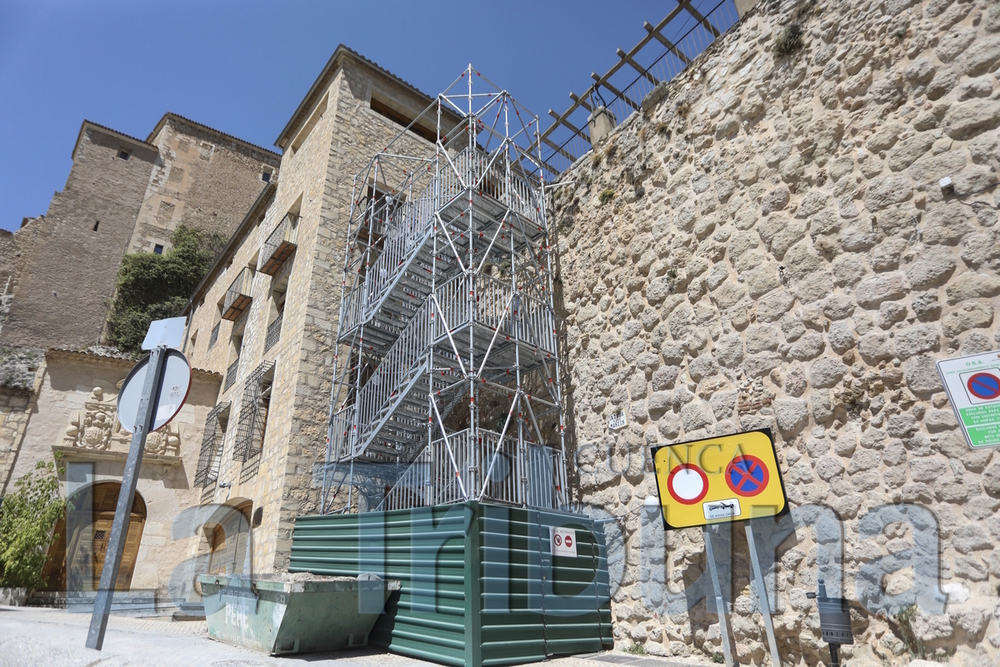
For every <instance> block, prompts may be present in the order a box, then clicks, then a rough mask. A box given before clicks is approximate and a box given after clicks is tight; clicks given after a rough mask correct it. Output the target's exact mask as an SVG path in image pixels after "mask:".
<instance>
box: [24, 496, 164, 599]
mask: <svg viewBox="0 0 1000 667" xmlns="http://www.w3.org/2000/svg"><path fill="white" fill-rule="evenodd" d="M120 489H121V484H119V483H118V482H99V483H97V484H94V485H92V486H89V487H87V488H85V489H83V490H81V491H78V492H77V493H74V494H73V496H72V497H71V498H70V500H69V503H68V504H67V507H66V517H65V519H60V521H59V523H58V524H57V525H56V529H55V530H56V539H55V541H54V542H53V543H52V546H51V547H49V556H48V559H47V560H46V563H45V569H44V571H43V573H44V574H45V576H46V577H47V586H46V588H48V589H49V590H62V591H95V590H97V588H98V586H99V584H100V582H101V573H102V572H103V571H104V558H105V556H106V555H107V552H108V544H109V542H110V541H111V526H112V524H113V523H114V520H115V510H116V509H117V507H118V492H119V490H120ZM145 523H146V503H145V501H144V500H143V499H142V496H141V495H139V492H138V491H137V492H136V494H135V499H134V501H133V502H132V514H131V516H130V518H129V526H128V534H127V536H126V538H125V549H124V551H123V552H122V562H121V566H120V567H119V568H118V580H117V581H116V582H115V590H116V591H127V590H129V587H130V586H131V583H132V574H133V572H135V565H136V560H137V557H138V555H139V543H140V542H141V541H142V529H143V526H144V525H145Z"/></svg>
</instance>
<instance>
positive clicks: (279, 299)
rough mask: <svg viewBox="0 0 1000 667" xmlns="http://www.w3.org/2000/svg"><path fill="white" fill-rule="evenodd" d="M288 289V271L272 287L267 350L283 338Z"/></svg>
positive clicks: (265, 348) (266, 341)
mask: <svg viewBox="0 0 1000 667" xmlns="http://www.w3.org/2000/svg"><path fill="white" fill-rule="evenodd" d="M287 290H288V273H287V272H285V277H284V278H282V279H281V280H277V281H275V284H274V286H273V287H272V288H271V307H270V309H269V312H268V319H269V321H268V325H267V334H266V336H265V337H264V351H265V352H267V351H268V350H270V349H271V348H272V347H274V345H275V343H277V342H278V340H279V339H280V338H281V323H282V321H283V320H284V317H285V293H286V291H287Z"/></svg>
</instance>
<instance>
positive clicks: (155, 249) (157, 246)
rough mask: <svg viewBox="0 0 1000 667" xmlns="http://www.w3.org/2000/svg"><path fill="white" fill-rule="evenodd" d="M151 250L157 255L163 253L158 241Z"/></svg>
mask: <svg viewBox="0 0 1000 667" xmlns="http://www.w3.org/2000/svg"><path fill="white" fill-rule="evenodd" d="M153 252H154V253H156V254H157V255H162V254H163V246H162V245H160V244H159V243H157V244H156V245H154V246H153Z"/></svg>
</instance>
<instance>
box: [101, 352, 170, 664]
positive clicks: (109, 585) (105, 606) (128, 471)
mask: <svg viewBox="0 0 1000 667" xmlns="http://www.w3.org/2000/svg"><path fill="white" fill-rule="evenodd" d="M166 351H167V348H166V346H164V345H160V346H157V347H155V348H153V351H152V352H151V353H150V358H149V367H148V369H147V371H146V378H145V382H144V383H143V386H142V399H141V401H140V403H139V414H138V417H137V419H136V422H135V428H134V429H133V431H132V442H131V444H130V445H129V450H128V458H127V459H126V460H125V472H124V474H123V476H122V484H121V488H120V489H119V491H118V506H117V508H116V509H115V521H114V523H113V524H112V526H111V539H110V541H109V542H108V550H107V552H106V554H105V556H104V569H103V570H102V571H101V583H100V585H99V587H98V589H97V599H96V600H95V601H94V615H93V616H92V617H91V619H90V631H89V632H88V633H87V648H93V649H97V650H98V651H100V650H101V647H102V646H103V645H104V632H105V630H107V628H108V615H109V614H110V613H111V600H112V597H113V596H114V592H115V591H114V588H115V582H117V581H118V569H119V567H120V566H121V562H122V553H123V552H124V550H125V537H126V535H127V534H128V524H129V515H130V514H131V513H132V500H133V498H134V496H135V487H136V484H137V482H138V481H139V466H140V465H141V464H142V453H143V450H144V449H145V447H146V434H147V431H148V430H149V426H150V425H151V424H152V422H153V416H154V415H155V414H156V405H157V402H158V401H157V400H156V399H155V398H154V397H157V396H159V393H160V384H161V382H162V381H163V367H164V361H165V360H166Z"/></svg>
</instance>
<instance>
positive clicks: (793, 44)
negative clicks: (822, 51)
mask: <svg viewBox="0 0 1000 667" xmlns="http://www.w3.org/2000/svg"><path fill="white" fill-rule="evenodd" d="M801 48H802V28H801V27H799V24H798V23H789V24H788V25H787V26H785V28H784V30H782V31H781V33H780V34H779V35H778V36H777V38H775V40H774V55H776V56H778V57H779V58H781V57H784V56H787V55H789V54H791V53H795V52H796V51H798V50H799V49H801Z"/></svg>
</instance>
